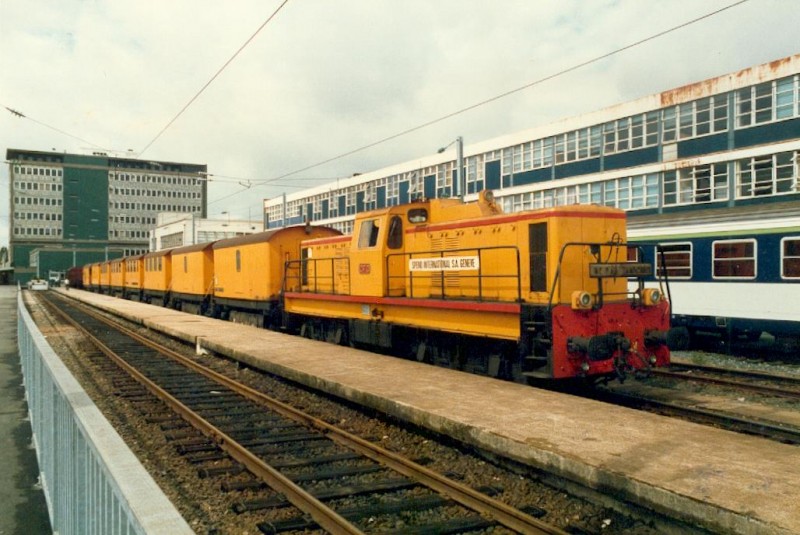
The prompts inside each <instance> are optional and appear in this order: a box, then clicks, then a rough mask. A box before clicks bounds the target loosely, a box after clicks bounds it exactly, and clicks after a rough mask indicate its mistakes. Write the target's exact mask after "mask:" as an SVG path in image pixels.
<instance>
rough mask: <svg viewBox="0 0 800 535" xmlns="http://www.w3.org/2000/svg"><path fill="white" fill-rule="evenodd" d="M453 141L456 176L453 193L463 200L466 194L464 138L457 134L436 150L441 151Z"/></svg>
mask: <svg viewBox="0 0 800 535" xmlns="http://www.w3.org/2000/svg"><path fill="white" fill-rule="evenodd" d="M453 143H455V144H456V178H455V184H454V186H453V195H454V196H456V197H459V198H461V200H462V201H463V200H464V196H465V195H466V194H467V185H466V183H465V182H464V138H462V137H461V136H458V137H457V138H455V140H453V141H451V142H450V143H448V144H447V145H445V146H444V147H442V148H441V149H439V150H438V151H437V152H438V153H439V154H441V153H443V152H444V151H446V150H447V149H448V148H449V147H450V145H452V144H453Z"/></svg>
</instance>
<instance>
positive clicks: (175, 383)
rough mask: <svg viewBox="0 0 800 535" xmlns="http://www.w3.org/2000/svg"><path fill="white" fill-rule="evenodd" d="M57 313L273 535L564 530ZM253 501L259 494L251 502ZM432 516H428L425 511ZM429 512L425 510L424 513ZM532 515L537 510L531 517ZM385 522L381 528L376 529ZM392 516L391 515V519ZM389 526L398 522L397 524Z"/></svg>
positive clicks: (120, 334) (126, 393)
mask: <svg viewBox="0 0 800 535" xmlns="http://www.w3.org/2000/svg"><path fill="white" fill-rule="evenodd" d="M49 306H50V307H51V309H52V310H53V311H54V312H56V313H57V314H59V315H60V316H61V317H63V318H64V319H65V320H66V321H68V322H69V323H70V324H72V325H73V326H75V327H76V328H78V329H79V330H81V331H82V332H83V333H84V334H85V335H86V336H88V337H89V338H90V339H91V340H92V341H93V342H94V344H96V345H97V347H98V348H99V349H100V351H102V352H103V353H104V354H105V355H107V356H108V357H109V358H110V359H111V360H113V361H114V362H115V363H116V364H117V365H118V366H119V367H120V368H121V369H124V370H125V371H126V373H128V374H130V376H131V377H133V378H135V379H136V384H132V383H130V382H125V381H123V380H122V379H116V380H115V382H118V384H119V387H118V395H120V396H123V397H126V398H127V399H129V400H131V401H133V402H137V401H144V400H145V399H148V398H150V396H156V397H158V398H159V399H160V400H161V401H162V402H163V403H164V404H165V405H166V406H168V407H169V408H170V409H171V411H174V414H177V415H179V418H178V417H176V416H175V415H173V414H169V413H158V414H153V415H152V416H151V417H150V418H151V420H153V421H158V422H160V424H161V427H162V429H164V430H165V432H166V433H168V436H169V439H170V440H171V441H172V442H173V443H174V444H175V446H176V448H177V449H178V451H180V452H181V453H182V454H184V455H185V456H187V458H188V459H189V460H190V462H193V463H197V464H198V466H203V467H204V468H201V472H202V473H203V475H205V476H207V477H218V476H223V477H225V478H226V479H225V482H224V483H223V487H226V490H237V489H238V490H243V489H245V490H247V489H249V490H252V492H251V493H250V494H251V495H252V498H250V499H243V500H240V501H238V502H236V503H235V505H234V508H235V510H237V512H246V511H255V510H258V511H262V512H263V511H266V512H268V513H269V512H273V513H274V514H272V515H271V516H270V518H274V520H269V521H266V522H261V523H259V525H258V526H257V527H258V529H259V530H260V531H261V532H264V533H281V532H285V531H293V530H304V529H320V528H321V529H324V530H325V531H328V532H330V533H365V532H370V531H373V530H372V529H371V527H372V524H374V525H376V526H382V527H381V528H379V530H380V531H381V532H382V533H383V532H392V530H391V529H389V530H387V529H386V526H387V525H391V520H390V519H392V518H404V519H408V518H415V519H421V520H420V521H419V523H418V524H417V525H414V526H409V525H405V524H404V525H403V528H402V529H400V530H399V532H403V533H406V532H419V533H459V532H463V531H480V530H487V529H490V528H495V527H498V526H503V527H505V528H507V529H508V530H510V531H513V532H519V533H565V532H563V531H562V530H560V529H558V528H556V527H554V526H551V525H549V524H546V523H544V522H542V521H540V520H538V519H536V518H535V517H534V516H533V515H536V514H538V513H539V512H540V511H538V510H537V509H536V508H535V507H530V508H523V509H517V508H514V507H511V506H509V505H506V504H504V503H501V502H499V501H497V500H494V499H493V498H492V497H491V494H493V493H495V492H497V491H496V490H495V489H492V488H482V489H479V490H475V489H472V488H470V487H468V486H465V485H463V484H461V483H459V482H457V481H454V480H453V479H451V478H449V477H447V476H446V475H442V474H440V473H436V472H434V471H431V470H428V469H427V468H425V467H424V466H423V465H422V463H421V462H414V461H413V460H409V459H406V458H404V457H403V456H401V455H398V454H396V453H394V452H391V451H388V450H385V449H383V448H381V447H379V446H377V445H375V444H373V443H372V442H370V441H368V440H365V439H363V438H360V437H358V436H355V435H353V434H351V433H348V432H347V431H344V430H342V429H338V428H337V427H335V426H333V425H331V424H329V423H327V422H324V421H322V420H319V419H317V418H314V417H313V416H310V415H308V414H305V413H303V412H301V411H298V410H297V409H295V408H293V407H290V406H288V405H286V404H284V403H282V402H280V401H278V400H276V399H272V398H270V397H268V396H266V395H264V394H263V393H261V392H259V391H256V390H254V389H251V388H249V387H247V386H244V385H241V384H239V383H237V382H236V381H234V380H232V379H230V378H228V377H226V376H224V375H221V374H219V373H217V372H215V371H213V370H210V369H208V368H205V367H202V366H200V365H199V364H198V363H197V362H195V361H193V360H191V359H187V358H186V357H184V356H182V355H180V354H178V353H176V352H174V351H172V350H170V349H169V348H166V347H163V346H160V345H158V344H155V343H154V342H152V341H150V340H148V339H145V338H143V337H141V336H139V335H138V334H137V333H135V332H133V331H130V330H128V329H125V328H124V327H121V326H120V325H116V324H114V325H112V322H111V321H110V320H108V319H107V318H105V317H103V316H101V315H99V314H97V313H94V312H92V311H90V310H88V309H85V308H84V307H82V306H81V307H79V306H78V305H76V304H75V303H73V302H66V301H65V300H63V299H59V303H58V306H55V305H53V304H52V303H51V304H50V305H49ZM248 496H249V495H248ZM425 511H428V512H429V513H428V514H425V513H424V512H425ZM421 512H422V513H421ZM529 513H530V514H529ZM376 517H385V518H384V520H385V521H384V522H383V523H380V522H378V523H374V522H373V520H374V519H375V518H376ZM387 518H388V519H389V520H386V519H387ZM387 522H388V524H387Z"/></svg>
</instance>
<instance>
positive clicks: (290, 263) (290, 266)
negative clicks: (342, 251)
mask: <svg viewBox="0 0 800 535" xmlns="http://www.w3.org/2000/svg"><path fill="white" fill-rule="evenodd" d="M322 262H330V265H331V267H330V273H331V274H330V276H329V277H328V276H324V277H323V276H321V275H319V269H318V268H317V266H318V264H320V263H322ZM337 262H344V263H345V264H346V266H345V272H346V273H347V278H348V282H347V284H348V287H349V285H350V281H349V278H350V258H349V257H345V256H330V257H325V258H303V259H300V260H287V261H286V263H285V264H284V271H283V282H282V283H281V294H283V293H285V292H286V291H287V284H288V281H289V278H290V273H289V271H290V270H296V271H297V274H296V275H295V277H296V278H297V288H298V291H299V292H302V291H303V286H307V285H309V282H308V281H307V280H304V279H305V278H306V277H308V265H309V263H311V264H312V265H313V266H314V275H313V288H314V289H313V292H314V293H330V294H332V295H348V294H349V293H350V290H349V288H348V290H347V291H346V292H345V291H342V290H341V289H339V291H337V287H336V269H335V268H336V263H337ZM328 279H330V292H326V291H324V290H320V289H319V288H320V283H319V281H320V280H328Z"/></svg>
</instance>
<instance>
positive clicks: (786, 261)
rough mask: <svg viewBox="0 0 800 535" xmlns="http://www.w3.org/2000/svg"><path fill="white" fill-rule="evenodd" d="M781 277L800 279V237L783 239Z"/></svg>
mask: <svg viewBox="0 0 800 535" xmlns="http://www.w3.org/2000/svg"><path fill="white" fill-rule="evenodd" d="M781 277H783V278H784V279H800V237H792V238H783V239H782V240H781Z"/></svg>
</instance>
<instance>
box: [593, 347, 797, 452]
mask: <svg viewBox="0 0 800 535" xmlns="http://www.w3.org/2000/svg"><path fill="white" fill-rule="evenodd" d="M650 374H651V376H652V377H654V378H656V379H662V380H665V381H666V383H664V384H668V385H669V386H667V387H664V388H660V387H659V386H658V385H657V384H653V383H647V382H645V383H641V384H637V385H636V386H630V385H609V386H607V387H605V388H598V389H597V390H595V391H594V392H591V393H588V394H587V395H588V396H589V397H591V398H593V399H596V400H598V401H605V402H608V403H614V404H616V405H622V406H625V407H629V408H633V409H637V410H646V411H649V412H655V413H658V414H664V415H668V416H673V417H679V418H684V419H687V420H691V421H694V422H697V423H702V424H705V425H712V426H715V427H719V428H723V429H728V430H731V431H735V432H738V433H746V434H750V435H756V436H761V437H764V438H768V439H771V440H775V441H778V442H783V443H787V444H800V424H798V419H797V418H795V419H794V421H786V422H782V421H780V418H777V419H776V418H774V417H773V415H771V414H770V415H768V417H759V416H754V415H752V414H746V411H743V413H742V414H740V413H737V412H735V409H733V408H731V407H730V404H725V403H723V404H721V405H723V406H724V408H720V407H719V406H718V405H719V404H717V403H707V402H706V400H703V399H696V398H695V397H693V396H692V395H691V394H689V395H684V393H682V392H681V393H679V395H670V394H669V393H670V392H672V390H669V388H674V386H675V385H679V384H681V383H686V382H692V383H699V384H703V385H713V386H715V387H721V388H723V389H724V390H725V391H726V392H727V394H725V396H727V397H728V398H731V393H732V394H734V395H736V396H740V395H741V394H742V393H754V394H757V395H759V396H762V397H764V398H765V399H766V398H772V399H780V400H783V401H784V402H785V401H788V402H789V403H794V401H795V400H797V399H800V377H792V376H788V375H775V374H768V373H762V372H754V371H747V370H734V369H727V368H719V367H715V366H705V365H695V364H690V363H675V364H672V365H671V367H670V369H669V370H664V369H654V370H651V372H650ZM715 399H723V398H715ZM731 399H735V398H731ZM737 401H743V399H742V400H737ZM725 405H728V406H725ZM790 420H791V419H790Z"/></svg>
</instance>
